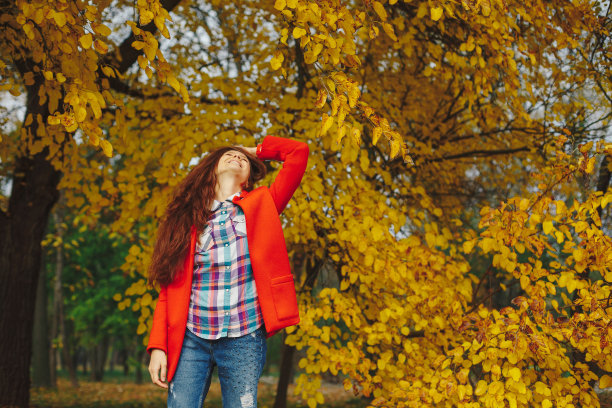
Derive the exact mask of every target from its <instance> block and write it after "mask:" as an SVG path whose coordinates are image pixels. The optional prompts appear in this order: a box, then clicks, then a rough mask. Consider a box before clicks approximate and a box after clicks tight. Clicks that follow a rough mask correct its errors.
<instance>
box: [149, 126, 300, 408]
mask: <svg viewBox="0 0 612 408" xmlns="http://www.w3.org/2000/svg"><path fill="white" fill-rule="evenodd" d="M261 160H278V161H282V162H283V166H282V168H281V170H280V171H279V172H278V175H277V176H276V178H275V180H274V182H273V183H272V185H271V186H270V187H269V188H268V187H265V186H262V187H258V188H256V189H253V185H254V183H255V182H257V181H258V180H260V179H262V178H263V176H264V175H265V166H264V164H263V162H262V161H261ZM307 161H308V145H306V144H305V143H302V142H298V141H295V140H290V139H284V138H280V137H274V136H267V137H265V138H264V140H263V142H262V143H261V144H260V145H258V146H257V148H255V147H252V148H244V147H237V146H234V147H223V148H220V149H217V150H214V151H212V152H211V153H209V154H208V155H207V156H206V157H205V158H204V159H203V160H202V162H200V163H199V164H198V165H197V166H196V167H195V168H194V169H193V170H192V171H191V172H190V173H189V174H188V175H187V177H185V179H184V180H183V181H182V182H181V183H180V184H179V185H178V186H177V188H176V191H175V193H174V198H173V200H172V202H171V203H170V204H169V206H168V208H167V210H166V215H165V219H164V221H163V223H162V224H161V226H160V228H159V231H158V237H157V242H156V244H155V249H154V253H153V257H152V262H151V267H150V270H149V283H150V284H154V283H159V284H160V286H161V291H160V293H159V299H158V301H157V306H156V307H155V312H154V315H153V327H152V328H151V335H150V338H149V344H148V346H147V351H148V352H149V354H150V355H151V362H150V364H149V372H150V374H151V380H152V381H153V383H155V384H157V385H158V386H160V387H163V388H169V390H168V407H194V408H196V407H197V408H200V407H202V403H203V401H204V398H205V397H206V394H207V392H208V388H209V386H210V379H211V373H212V369H213V367H214V366H217V367H218V374H219V381H220V383H221V393H222V397H223V406H224V407H227V408H238V407H256V406H257V383H258V381H259V377H260V376H261V372H262V369H263V366H264V363H265V357H266V337H270V336H272V335H273V334H275V333H276V332H278V331H279V330H281V329H283V328H285V327H287V326H291V325H294V324H297V323H298V322H299V316H298V309H297V301H296V295H295V288H294V283H293V275H292V274H291V270H290V267H289V258H288V256H287V249H286V246H285V240H284V236H283V231H282V227H281V222H280V219H279V214H280V213H281V212H282V210H283V209H284V208H285V206H286V205H287V203H288V202H289V200H290V199H291V196H292V195H293V193H294V191H295V190H296V189H297V187H298V186H299V184H300V181H301V180H302V175H303V174H304V171H305V169H306V164H307ZM166 380H167V382H166ZM168 385H169V386H168Z"/></svg>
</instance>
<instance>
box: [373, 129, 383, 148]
mask: <svg viewBox="0 0 612 408" xmlns="http://www.w3.org/2000/svg"><path fill="white" fill-rule="evenodd" d="M381 136H382V128H381V127H380V126H376V127H375V128H374V130H373V131H372V144H374V145H375V144H376V143H377V142H378V139H380V137H381Z"/></svg>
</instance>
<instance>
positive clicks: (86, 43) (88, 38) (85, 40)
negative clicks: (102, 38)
mask: <svg viewBox="0 0 612 408" xmlns="http://www.w3.org/2000/svg"><path fill="white" fill-rule="evenodd" d="M79 43H80V44H81V47H83V49H85V50H87V49H89V48H91V44H93V37H92V35H91V34H89V33H88V34H85V35H82V36H81V37H80V38H79Z"/></svg>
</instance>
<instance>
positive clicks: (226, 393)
mask: <svg viewBox="0 0 612 408" xmlns="http://www.w3.org/2000/svg"><path fill="white" fill-rule="evenodd" d="M265 362H266V331H265V329H264V326H262V327H260V328H259V329H257V330H256V331H254V332H252V333H249V334H247V335H245V336H242V337H224V338H220V339H218V340H205V339H202V338H200V337H198V336H196V335H195V334H193V333H192V332H191V331H190V330H189V329H186V330H185V339H184V340H183V347H182V349H181V356H180V358H179V362H178V365H177V367H176V372H175V373H174V376H173V377H172V381H170V384H169V388H168V408H201V407H202V404H203V403H204V399H205V398H206V394H207V393H208V388H209V387H210V380H211V377H212V370H213V368H214V366H217V368H218V373H219V382H220V383H221V394H222V397H223V408H254V407H257V383H258V381H259V377H260V376H261V373H262V371H263V367H264V364H265Z"/></svg>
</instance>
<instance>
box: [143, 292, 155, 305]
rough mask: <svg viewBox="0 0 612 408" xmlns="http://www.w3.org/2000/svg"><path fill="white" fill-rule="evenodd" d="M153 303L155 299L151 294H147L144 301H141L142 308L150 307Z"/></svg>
mask: <svg viewBox="0 0 612 408" xmlns="http://www.w3.org/2000/svg"><path fill="white" fill-rule="evenodd" d="M151 302H153V297H152V296H151V294H150V293H145V294H144V296H143V297H142V299H140V305H141V306H148V305H150V304H151Z"/></svg>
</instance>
